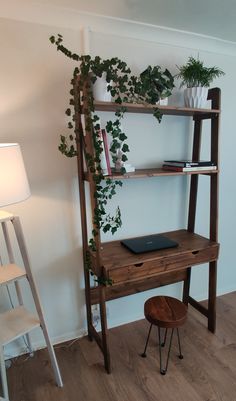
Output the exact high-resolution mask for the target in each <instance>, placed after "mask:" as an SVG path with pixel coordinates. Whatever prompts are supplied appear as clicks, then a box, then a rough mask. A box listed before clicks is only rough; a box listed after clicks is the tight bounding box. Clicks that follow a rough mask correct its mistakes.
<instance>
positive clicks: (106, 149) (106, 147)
mask: <svg viewBox="0 0 236 401" xmlns="http://www.w3.org/2000/svg"><path fill="white" fill-rule="evenodd" d="M102 139H103V146H104V151H105V157H106V165H107V173H108V175H111V163H110V153H109V146H108V140H107V132H106V130H105V129H102Z"/></svg>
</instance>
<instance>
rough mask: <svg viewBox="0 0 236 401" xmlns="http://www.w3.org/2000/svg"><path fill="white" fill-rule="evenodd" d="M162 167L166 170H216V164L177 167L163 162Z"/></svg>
mask: <svg viewBox="0 0 236 401" xmlns="http://www.w3.org/2000/svg"><path fill="white" fill-rule="evenodd" d="M162 168H163V169H164V170H171V171H183V172H184V171H201V170H203V171H204V170H216V166H196V167H175V166H169V165H167V164H163V166H162Z"/></svg>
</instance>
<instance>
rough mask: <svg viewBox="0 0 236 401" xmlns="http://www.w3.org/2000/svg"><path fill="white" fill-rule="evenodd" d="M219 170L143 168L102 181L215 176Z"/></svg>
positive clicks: (86, 176) (85, 177)
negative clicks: (195, 175)
mask: <svg viewBox="0 0 236 401" xmlns="http://www.w3.org/2000/svg"><path fill="white" fill-rule="evenodd" d="M218 172H219V170H207V169H206V170H199V171H172V170H164V169H162V168H143V169H136V170H135V171H134V172H133V173H125V174H121V173H116V172H114V173H113V174H112V175H107V176H105V177H104V179H108V178H110V179H112V180H126V179H133V178H146V177H166V176H172V175H192V174H205V175H209V174H217V173H218ZM84 179H85V180H87V181H89V177H88V173H85V174H84Z"/></svg>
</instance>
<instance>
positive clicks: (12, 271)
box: [0, 263, 26, 285]
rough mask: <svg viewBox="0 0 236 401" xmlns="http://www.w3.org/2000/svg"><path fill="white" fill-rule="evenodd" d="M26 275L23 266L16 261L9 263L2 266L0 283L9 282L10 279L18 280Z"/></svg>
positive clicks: (0, 268) (0, 267)
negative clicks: (15, 262)
mask: <svg viewBox="0 0 236 401" xmlns="http://www.w3.org/2000/svg"><path fill="white" fill-rule="evenodd" d="M25 276H26V273H25V271H24V269H22V267H19V266H17V265H15V264H14V263H12V264H9V265H3V266H0V285H2V284H7V283H9V282H10V281H14V280H18V279H19V278H23V277H25Z"/></svg>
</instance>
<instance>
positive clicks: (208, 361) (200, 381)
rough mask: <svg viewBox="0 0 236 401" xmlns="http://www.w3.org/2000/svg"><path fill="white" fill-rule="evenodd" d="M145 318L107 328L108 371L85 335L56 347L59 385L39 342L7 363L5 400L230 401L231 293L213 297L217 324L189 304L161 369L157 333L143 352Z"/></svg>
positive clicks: (235, 315) (235, 357) (234, 395)
mask: <svg viewBox="0 0 236 401" xmlns="http://www.w3.org/2000/svg"><path fill="white" fill-rule="evenodd" d="M147 330H148V324H147V323H146V322H145V321H144V320H142V321H139V322H135V323H131V324H127V325H124V326H121V327H117V328H114V329H112V330H111V331H110V344H111V355H112V365H113V372H112V374H111V375H107V374H106V373H105V371H104V368H103V361H102V357H101V354H100V351H99V350H98V348H97V346H96V344H95V343H94V342H93V343H90V342H89V341H88V340H87V338H82V339H80V340H77V341H76V342H74V343H73V344H72V345H68V344H67V345H64V346H60V347H59V348H56V353H57V357H58V362H59V364H60V367H61V371H62V376H63V380H64V388H63V389H59V388H57V387H56V386H55V385H54V379H53V376H52V371H51V369H50V366H49V362H48V356H47V352H46V351H45V350H42V351H39V352H37V353H36V355H35V357H34V358H30V359H28V360H27V361H24V359H25V358H19V359H18V360H17V361H16V362H15V363H14V364H13V366H12V367H11V368H10V369H8V379H9V390H10V400H11V401H85V400H86V401H154V400H155V401H236V293H231V294H227V295H224V296H222V297H219V298H218V301H217V331H216V334H215V335H213V334H211V333H210V332H208V331H207V329H206V319H205V318H204V317H202V316H200V315H199V314H198V313H197V312H196V311H194V310H193V309H192V308H191V307H190V309H189V317H188V321H187V323H186V324H185V326H184V327H183V328H182V331H181V340H182V348H183V354H184V359H183V360H180V359H179V358H178V357H177V341H176V338H175V339H174V340H175V341H174V344H173V352H172V355H171V358H170V363H169V370H168V372H167V375H166V376H161V375H160V373H159V370H158V369H159V359H158V352H157V342H156V340H157V333H156V331H153V332H152V335H151V338H150V347H149V350H148V357H147V358H146V359H143V358H141V357H140V356H139V353H140V352H141V351H142V350H143V347H144V343H145V339H146V335H147Z"/></svg>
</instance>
